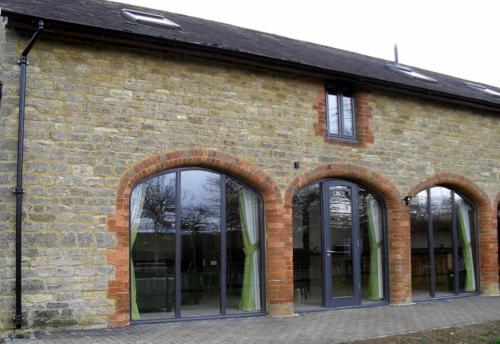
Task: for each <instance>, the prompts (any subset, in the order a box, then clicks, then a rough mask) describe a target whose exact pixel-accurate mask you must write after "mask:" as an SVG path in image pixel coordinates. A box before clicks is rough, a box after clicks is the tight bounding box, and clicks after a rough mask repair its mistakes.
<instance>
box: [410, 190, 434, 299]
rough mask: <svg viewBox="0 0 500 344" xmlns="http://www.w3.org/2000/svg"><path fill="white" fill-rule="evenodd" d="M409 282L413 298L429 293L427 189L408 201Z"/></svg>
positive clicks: (426, 295) (425, 295)
mask: <svg viewBox="0 0 500 344" xmlns="http://www.w3.org/2000/svg"><path fill="white" fill-rule="evenodd" d="M410 216H411V283H412V294H413V298H419V297H428V296H429V295H430V291H429V288H430V273H431V272H430V268H431V267H430V258H429V252H428V242H427V221H428V216H427V190H425V191H422V192H419V193H418V194H417V195H416V196H415V197H414V198H413V199H412V201H411V203H410Z"/></svg>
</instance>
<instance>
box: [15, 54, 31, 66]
mask: <svg viewBox="0 0 500 344" xmlns="http://www.w3.org/2000/svg"><path fill="white" fill-rule="evenodd" d="M17 64H18V65H22V64H24V65H29V62H28V59H27V58H26V57H25V56H22V57H21V58H20V59H19V60H17Z"/></svg>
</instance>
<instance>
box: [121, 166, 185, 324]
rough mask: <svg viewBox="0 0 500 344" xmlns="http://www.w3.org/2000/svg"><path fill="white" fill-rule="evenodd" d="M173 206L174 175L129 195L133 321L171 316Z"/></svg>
mask: <svg viewBox="0 0 500 344" xmlns="http://www.w3.org/2000/svg"><path fill="white" fill-rule="evenodd" d="M175 206H176V205H175V173H169V174H165V175H162V176H159V177H155V178H153V179H150V180H148V181H146V182H144V183H142V184H139V185H138V186H137V187H136V188H135V189H134V191H133V193H132V197H131V221H130V222H131V235H130V238H131V248H132V264H131V267H132V274H131V278H130V284H131V291H132V293H131V294H132V296H131V306H132V319H133V320H147V319H158V318H165V317H172V316H173V315H174V309H175ZM134 289H135V295H136V297H135V298H134Z"/></svg>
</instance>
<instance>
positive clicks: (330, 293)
mask: <svg viewBox="0 0 500 344" xmlns="http://www.w3.org/2000/svg"><path fill="white" fill-rule="evenodd" d="M322 184H323V185H322V190H321V193H322V195H321V198H322V207H321V208H322V209H321V210H322V216H321V217H322V226H323V293H324V298H323V303H324V305H323V306H324V307H344V306H355V305H360V304H361V261H360V259H361V252H360V246H359V240H360V230H359V216H358V214H359V210H358V194H359V187H358V185H357V184H355V183H351V182H347V181H344V180H328V181H324V182H323V183H322ZM330 186H345V187H349V188H351V218H352V231H351V238H352V240H351V255H352V272H353V281H352V283H353V290H354V295H352V296H344V297H336V296H335V290H333V289H332V277H331V276H332V258H331V256H329V254H328V251H327V250H330V249H331V247H332V245H331V242H332V238H331V233H330V224H329V219H330V216H329V205H330V198H329V192H328V189H329V188H330Z"/></svg>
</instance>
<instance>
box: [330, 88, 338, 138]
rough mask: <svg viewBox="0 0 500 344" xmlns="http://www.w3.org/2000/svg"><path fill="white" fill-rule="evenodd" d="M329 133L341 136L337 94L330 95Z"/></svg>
mask: <svg viewBox="0 0 500 344" xmlns="http://www.w3.org/2000/svg"><path fill="white" fill-rule="evenodd" d="M328 116H329V119H328V124H329V126H328V131H329V133H330V134H334V135H338V134H339V110H338V104H337V96H336V95H335V94H329V95H328Z"/></svg>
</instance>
